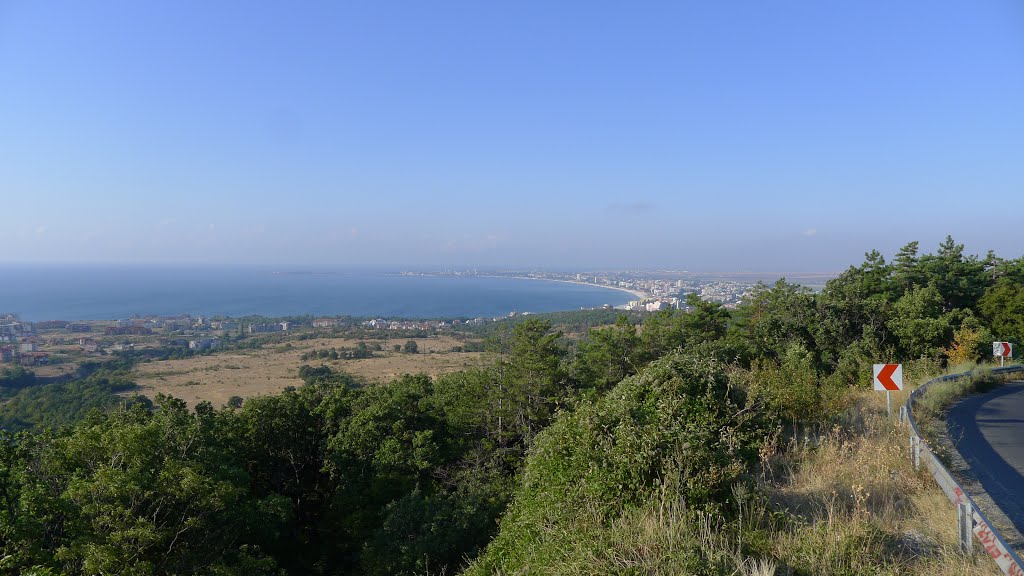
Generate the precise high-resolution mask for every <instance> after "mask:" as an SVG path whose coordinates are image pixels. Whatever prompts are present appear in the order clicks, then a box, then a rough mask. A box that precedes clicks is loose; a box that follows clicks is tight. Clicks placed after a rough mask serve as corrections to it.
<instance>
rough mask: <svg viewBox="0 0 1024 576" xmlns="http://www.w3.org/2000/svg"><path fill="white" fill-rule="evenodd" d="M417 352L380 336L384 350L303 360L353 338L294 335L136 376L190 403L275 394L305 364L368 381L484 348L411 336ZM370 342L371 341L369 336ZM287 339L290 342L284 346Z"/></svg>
mask: <svg viewBox="0 0 1024 576" xmlns="http://www.w3.org/2000/svg"><path fill="white" fill-rule="evenodd" d="M414 340H415V341H416V344H417V346H418V349H419V351H420V353H418V354H403V353H395V352H393V351H392V350H391V346H393V345H394V344H402V343H404V342H405V340H404V339H403V340H401V341H391V342H385V341H380V343H381V345H382V346H383V347H384V351H382V352H375V353H374V354H375V356H376V357H374V358H367V359H361V360H333V361H332V360H319V359H318V360H306V361H303V360H302V355H303V354H304V353H306V352H310V351H313V350H325V349H331V348H342V347H347V348H353V347H355V346H356V344H357V343H358V341H357V340H346V339H341V338H318V339H313V340H301V341H294V342H290V343H286V344H281V345H278V346H276V347H267V348H265V349H261V350H241V351H230V352H223V353H218V354H213V355H210V356H195V357H192V358H186V359H182V360H164V361H160V362H150V363H146V364H140V365H139V367H138V368H137V370H136V372H135V379H136V382H137V383H138V384H139V386H140V387H141V388H142V390H141V391H140V392H141V393H142V394H144V395H146V396H150V397H155V396H156V395H157V394H168V395H171V396H176V397H178V398H181V399H183V400H185V401H186V402H188V403H189V405H190V406H195V404H197V403H199V402H202V401H209V402H211V403H213V405H214V406H221V405H223V404H224V403H226V402H227V401H228V399H229V398H230V397H232V396H241V397H242V398H250V397H253V396H258V395H262V394H275V393H278V392H280V391H281V390H283V389H284V388H285V387H287V386H301V385H302V381H301V380H300V379H299V377H298V370H299V367H300V366H302V365H303V364H310V365H316V366H318V365H320V364H325V365H327V366H330V367H331V368H335V369H339V370H344V371H345V372H348V373H350V374H352V375H354V376H356V377H357V378H359V379H361V380H363V381H365V382H368V383H378V382H387V381H389V380H391V379H393V378H395V377H397V376H399V375H401V374H415V373H421V372H422V373H425V374H429V375H431V376H436V375H438V374H444V373H447V372H452V371H456V370H462V369H464V368H467V367H470V366H477V365H479V363H480V362H481V357H482V354H481V353H478V352H450V350H451V349H452V348H453V347H454V346H459V345H460V344H461V343H460V342H459V341H458V340H455V339H454V338H450V337H446V336H440V337H431V338H415V339H414ZM366 342H367V343H368V344H369V343H372V342H373V341H371V340H367V341H366ZM287 344H290V346H287Z"/></svg>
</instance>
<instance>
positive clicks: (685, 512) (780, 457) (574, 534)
mask: <svg viewBox="0 0 1024 576" xmlns="http://www.w3.org/2000/svg"><path fill="white" fill-rule="evenodd" d="M1015 286H1017V287H1019V286H1024V259H1021V260H1013V261H1004V260H1001V259H999V258H997V257H996V256H995V255H993V254H989V255H988V256H987V257H986V258H984V259H980V258H976V257H973V256H965V255H964V254H963V247H962V246H960V245H957V244H955V243H954V242H953V241H952V239H949V240H948V241H947V242H945V243H943V244H942V245H941V246H940V247H939V250H938V251H937V253H935V254H924V255H918V251H917V244H916V243H912V244H910V245H908V246H907V247H905V248H904V249H903V250H901V251H900V253H899V254H898V255H897V257H896V259H895V260H894V262H893V263H887V262H885V261H884V259H882V257H881V256H880V255H879V254H878V253H877V252H872V253H870V254H868V255H867V257H866V260H865V262H864V263H863V264H861V265H859V266H854V267H851V268H850V269H848V270H847V271H846V272H844V273H843V274H842V275H840V276H839V277H838V278H836V279H835V280H833V281H831V282H830V283H829V284H828V285H827V286H826V288H825V289H824V290H823V291H822V292H821V293H820V294H814V293H811V292H810V291H808V290H806V289H803V288H801V287H799V286H796V285H793V284H789V283H786V282H785V281H780V282H778V283H776V284H774V285H772V286H760V287H759V288H758V289H757V290H756V292H755V294H753V295H752V297H751V298H750V300H749V302H747V303H746V304H745V305H744V306H742V307H741V308H739V309H738V310H734V311H730V310H726V309H724V308H722V307H721V306H719V305H716V304H713V303H704V302H700V301H698V300H696V299H690V300H689V302H690V304H691V309H690V310H688V311H686V312H681V311H668V312H662V313H658V314H655V315H652V316H649V317H646V318H645V319H644V321H643V322H642V323H639V322H636V321H634V320H632V319H630V318H629V317H621V318H617V319H616V320H614V321H613V322H607V323H604V324H602V325H600V326H595V327H593V328H590V329H589V330H587V332H586V334H585V335H583V336H581V337H578V338H577V337H569V336H567V335H566V333H565V332H564V331H563V330H559V329H557V328H556V327H555V326H554V325H553V324H552V323H551V322H550V321H549V320H545V319H541V318H526V319H522V320H521V321H519V322H516V323H514V324H509V325H508V326H507V327H506V328H497V329H495V330H494V331H493V332H491V333H489V334H487V342H486V345H485V348H486V350H487V352H486V353H485V354H486V358H487V360H486V362H483V363H481V364H480V365H479V366H478V367H474V368H471V369H466V370H461V371H456V372H452V373H448V374H443V375H440V376H437V377H433V378H432V377H429V376H426V375H406V376H402V377H399V378H397V379H395V380H394V381H392V382H390V383H388V384H385V385H375V386H361V385H359V384H358V382H357V380H356V379H354V378H353V377H351V376H349V375H347V374H345V373H344V372H342V371H339V370H337V369H334V368H332V367H330V366H309V367H307V368H304V369H302V370H301V371H300V373H299V374H300V377H301V379H302V385H301V386H298V387H294V388H287V389H285V391H284V392H282V393H281V394H277V395H268V396H262V397H258V398H251V399H248V400H244V401H241V402H239V401H238V400H233V401H232V402H231V405H230V406H227V407H223V408H215V407H214V406H212V405H210V404H208V403H202V404H199V405H198V406H196V408H195V409H194V410H190V409H189V408H188V406H187V405H186V404H185V403H184V402H183V401H181V400H178V399H174V398H170V397H159V398H157V399H156V402H155V406H154V407H152V408H151V407H149V406H147V405H144V404H141V403H139V404H135V405H124V404H120V405H118V406H116V407H114V408H113V409H112V410H109V409H108V410H106V411H103V410H95V411H92V412H91V413H89V414H88V415H86V416H85V417H84V418H82V419H80V420H78V421H77V423H76V424H74V425H73V426H66V427H63V428H60V429H50V430H48V431H45V430H44V431H33V432H21V433H17V434H12V433H8V434H7V435H6V436H5V437H4V441H3V442H2V443H0V503H2V504H3V505H2V506H0V571H5V572H11V573H18V572H23V573H35V574H93V573H104V574H182V573H198V574H283V573H286V574H349V573H356V574H455V573H460V572H465V573H468V574H751V575H753V574H759V575H766V574H808V575H810V574H850V575H853V574H936V573H940V574H985V573H994V572H992V571H993V567H992V566H990V565H989V564H987V563H986V562H987V561H986V560H985V559H984V558H979V557H964V556H962V555H961V554H960V553H959V552H958V550H957V548H956V544H955V540H954V538H955V534H954V533H953V529H952V526H953V525H954V522H953V520H952V514H953V510H952V508H951V507H950V506H949V505H948V503H946V501H945V500H944V496H943V495H942V494H941V492H939V491H938V489H937V488H934V487H932V486H931V484H930V480H929V479H928V478H927V476H926V475H924V474H922V473H917V472H915V471H913V470H912V469H911V467H910V464H909V459H908V457H907V450H906V436H905V433H904V432H903V431H901V430H898V429H896V428H895V426H894V424H893V422H892V421H891V420H889V419H887V418H886V416H885V414H884V402H885V400H884V397H883V396H882V395H881V394H878V393H874V392H872V391H871V390H870V381H871V364H872V363H875V362H882V361H886V362H891V361H903V362H904V365H905V372H906V377H907V379H908V380H913V381H919V380H920V379H922V378H924V376H926V375H927V374H930V373H934V372H937V371H938V370H940V369H941V367H942V365H943V364H944V363H945V362H947V361H948V360H949V359H950V358H954V357H955V358H957V359H960V360H966V361H978V360H980V359H982V358H983V355H984V354H985V353H986V350H989V349H990V348H989V347H990V342H991V340H992V339H993V338H992V332H991V330H992V327H993V326H997V325H998V326H1001V327H1009V328H1004V329H1015V328H1013V327H1015V326H1016V327H1024V305H1018V303H1017V300H1016V299H1017V297H1018V296H1021V297H1024V292H1022V291H1021V290H1020V289H1017V288H1014V287H1015ZM1021 302H1024V300H1021ZM1021 336H1022V334H1021V333H1016V332H1000V333H999V337H1000V339H1006V340H1011V341H1019V339H1020V337H1021ZM403 354H410V355H411V354H412V351H409V350H404V351H403ZM318 359H319V356H318ZM239 400H240V399H239ZM239 404H240V405H239ZM37 430H38V429H37Z"/></svg>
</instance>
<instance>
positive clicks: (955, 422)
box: [947, 382, 1024, 532]
mask: <svg viewBox="0 0 1024 576" xmlns="http://www.w3.org/2000/svg"><path fill="white" fill-rule="evenodd" d="M947 426H948V429H949V435H950V438H952V440H953V443H954V444H956V447H957V450H958V451H959V452H960V454H961V455H963V457H964V459H965V460H966V461H967V463H968V464H970V466H971V469H972V470H973V471H974V473H975V475H976V476H977V478H978V481H979V482H981V485H982V487H984V488H985V491H986V492H988V494H989V496H991V497H992V500H994V501H995V503H996V504H997V505H998V506H999V507H1000V508H1002V510H1003V512H1005V513H1006V515H1007V516H1008V517H1009V519H1010V521H1011V522H1013V524H1014V525H1015V526H1016V527H1017V530H1018V531H1020V532H1024V382H1011V383H1009V384H1006V385H1004V386H1000V387H999V388H997V389H996V390H994V391H992V392H989V393H987V394H979V395H977V396H971V397H969V398H967V399H966V400H964V401H962V402H960V403H958V404H956V405H955V406H953V408H952V410H950V413H949V421H948V422H947Z"/></svg>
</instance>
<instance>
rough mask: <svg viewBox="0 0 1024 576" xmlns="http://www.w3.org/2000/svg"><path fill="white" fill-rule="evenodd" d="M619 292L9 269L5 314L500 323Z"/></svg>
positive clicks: (348, 275)
mask: <svg viewBox="0 0 1024 576" xmlns="http://www.w3.org/2000/svg"><path fill="white" fill-rule="evenodd" d="M629 299H630V295H629V294H628V293H625V292H621V291H618V290H610V289H607V288H600V287H596V286H584V285H578V284H569V283H563V282H548V281H539V280H523V279H515V278H485V277H454V276H409V275H399V274H389V273H383V272H371V271H312V272H303V271H287V270H278V271H275V270H270V269H220V268H212V267H210V268H175V267H163V268H154V267H81V266H15V265H4V266H0V313H3V312H13V313H16V314H19V315H20V316H21V318H22V319H24V320H27V321H40V320H107V319H116V318H128V317H131V316H132V315H135V314H138V315H140V316H146V315H168V316H169V315H177V314H192V315H206V316H215V315H223V316H246V315H256V314H259V315H264V316H293V315H302V314H313V315H317V316H328V315H344V314H347V315H352V316H383V317H405V318H444V317H477V316H484V317H493V316H502V315H506V314H508V313H509V312H513V311H516V312H535V313H536V312H553V311H558V310H575V309H579V308H581V307H587V308H590V307H596V306H601V305H604V304H611V305H613V306H614V305H619V304H623V303H625V302H626V301H628V300H629Z"/></svg>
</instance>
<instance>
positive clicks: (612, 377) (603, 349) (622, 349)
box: [569, 315, 681, 392]
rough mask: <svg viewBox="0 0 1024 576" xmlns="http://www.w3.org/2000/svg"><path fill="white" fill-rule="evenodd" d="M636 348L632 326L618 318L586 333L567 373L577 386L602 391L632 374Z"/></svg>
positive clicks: (637, 360) (634, 327) (625, 320)
mask: <svg viewBox="0 0 1024 576" xmlns="http://www.w3.org/2000/svg"><path fill="white" fill-rule="evenodd" d="M680 338H681V336H680ZM639 346H640V338H639V336H637V331H636V326H635V325H634V324H633V323H632V322H630V321H629V318H627V317H626V316H624V315H620V316H619V319H618V320H617V321H616V322H615V325H614V326H607V327H604V328H592V329H591V330H590V331H589V332H588V333H587V338H586V339H584V340H583V341H582V342H580V344H579V346H578V348H577V350H576V355H575V356H574V357H573V360H572V364H571V365H570V367H569V371H570V373H571V374H572V376H573V378H574V379H575V380H576V382H577V385H578V386H580V387H582V388H592V389H594V390H597V391H601V392H603V391H605V390H607V389H608V388H610V387H612V386H614V385H615V384H618V383H619V382H620V381H621V380H622V379H623V378H625V377H626V376H629V375H631V374H634V373H635V372H636V370H637V364H642V362H641V361H640V360H639V358H638V357H637V356H638V348H639Z"/></svg>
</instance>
